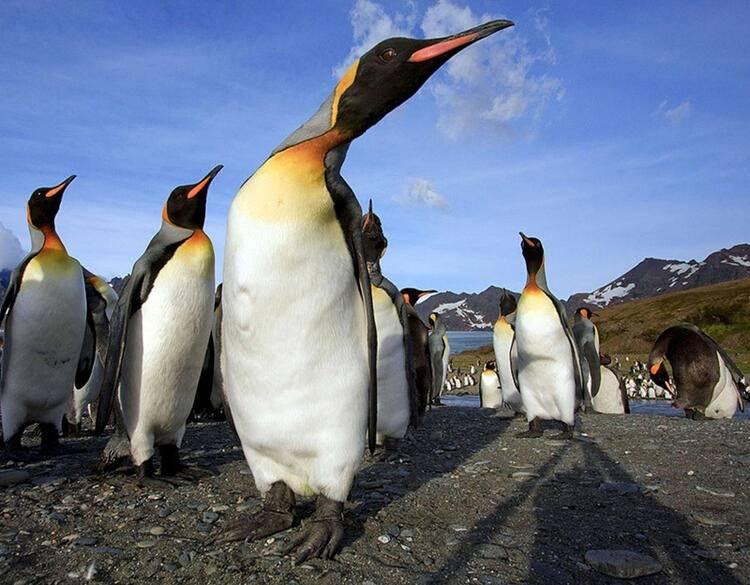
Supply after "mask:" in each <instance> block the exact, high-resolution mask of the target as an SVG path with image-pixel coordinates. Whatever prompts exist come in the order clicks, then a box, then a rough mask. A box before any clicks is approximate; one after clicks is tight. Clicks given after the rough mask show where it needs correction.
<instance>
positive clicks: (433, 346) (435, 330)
mask: <svg viewBox="0 0 750 585" xmlns="http://www.w3.org/2000/svg"><path fill="white" fill-rule="evenodd" d="M429 319H430V325H431V329H430V339H429V343H430V363H431V364H432V382H433V385H432V399H431V401H430V404H435V405H440V404H442V403H441V402H440V397H441V396H442V394H443V386H444V384H445V378H446V376H447V375H448V365H449V362H450V355H451V345H450V343H449V342H448V330H447V329H446V328H445V324H444V323H443V321H442V319H440V315H438V314H437V313H430V317H429Z"/></svg>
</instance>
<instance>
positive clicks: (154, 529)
mask: <svg viewBox="0 0 750 585" xmlns="http://www.w3.org/2000/svg"><path fill="white" fill-rule="evenodd" d="M148 532H149V534H151V536H161V535H162V534H164V533H165V532H166V530H164V528H163V527H161V526H154V527H152V528H150V529H149V531H148Z"/></svg>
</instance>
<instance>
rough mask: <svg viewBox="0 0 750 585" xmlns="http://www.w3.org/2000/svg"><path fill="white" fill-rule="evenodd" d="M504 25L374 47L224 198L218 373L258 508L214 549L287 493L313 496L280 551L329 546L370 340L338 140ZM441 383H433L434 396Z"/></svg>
mask: <svg viewBox="0 0 750 585" xmlns="http://www.w3.org/2000/svg"><path fill="white" fill-rule="evenodd" d="M509 26H512V23H511V22H509V21H493V22H490V23H487V24H484V25H481V26H479V27H475V28H473V29H471V30H469V31H465V32H463V33H460V34H457V35H452V36H450V37H445V38H441V39H431V40H423V39H420V40H415V39H407V38H394V39H386V40H383V41H381V42H380V43H378V44H377V45H376V46H375V47H373V48H372V49H370V50H369V51H367V52H366V53H364V54H363V55H362V57H360V58H359V59H357V60H356V61H354V62H353V63H352V64H351V66H350V67H349V68H348V69H347V71H346V72H345V73H344V75H343V77H342V78H341V80H340V81H339V83H338V84H337V85H336V87H335V88H334V90H333V92H332V93H331V95H330V97H329V98H328V99H327V100H326V101H325V102H323V104H322V105H321V107H320V108H319V109H318V111H317V113H316V114H314V115H313V116H312V117H311V118H310V119H309V120H308V121H307V122H305V123H304V124H303V125H302V126H300V127H299V128H298V129H297V130H296V131H295V132H293V133H292V134H291V135H290V136H289V137H288V138H287V139H286V140H284V141H283V142H282V144H280V145H279V146H278V147H277V148H276V149H275V150H274V151H273V152H272V153H271V155H270V156H269V158H268V159H267V160H266V161H265V162H264V163H263V164H262V165H261V166H260V168H258V169H257V170H256V171H255V173H253V175H252V176H250V177H249V178H248V180H247V181H245V183H244V184H243V185H242V187H241V188H240V191H239V192H238V194H237V196H236V197H235V198H234V201H233V202H232V205H231V208H230V210H229V219H228V223H227V237H226V248H225V253H224V294H223V298H222V307H223V312H224V317H223V320H222V343H223V353H222V373H223V375H224V389H225V395H226V398H227V401H228V404H229V407H230V409H231V412H232V417H233V419H234V422H235V426H236V428H237V431H238V435H239V437H240V440H241V442H242V447H243V451H244V454H245V458H246V459H247V461H248V464H249V465H250V468H251V470H252V474H253V478H254V480H255V483H256V486H257V488H258V490H259V491H260V493H261V494H263V496H264V508H263V510H261V511H260V512H258V513H257V514H255V515H254V516H253V517H252V518H248V519H244V520H240V521H238V522H235V523H232V524H231V525H230V526H229V527H228V528H227V529H226V530H225V532H224V534H223V535H222V537H221V539H220V541H221V542H229V541H235V540H246V539H251V540H256V539H259V538H264V537H266V536H268V535H270V534H274V533H277V532H281V531H283V530H287V529H288V528H290V527H291V526H292V524H293V523H294V515H293V513H292V512H293V510H294V507H295V493H296V494H302V495H313V494H315V495H317V496H318V497H317V502H316V511H315V513H314V515H313V516H312V518H311V519H310V521H309V522H307V523H306V524H305V527H304V529H303V530H302V531H301V535H300V538H299V540H298V542H295V545H294V546H293V547H292V548H295V549H296V551H297V556H296V560H297V562H302V561H304V560H306V559H307V558H308V557H325V558H330V557H332V556H333V555H335V553H336V551H337V550H338V548H339V546H340V544H341V541H342V537H343V533H344V527H343V520H342V514H343V507H344V501H345V500H346V499H347V497H348V495H349V493H350V490H351V487H352V483H353V481H354V476H355V474H356V472H357V470H358V469H359V466H360V464H361V460H362V455H363V449H364V445H363V439H364V436H365V432H366V430H367V437H368V442H369V447H370V449H371V450H372V449H373V448H374V446H375V439H376V430H377V429H376V424H377V421H376V418H377V372H376V364H377V332H376V331H375V326H374V315H373V307H372V298H371V294H370V288H369V287H370V282H369V276H368V274H367V266H366V263H365V261H364V257H363V251H362V232H361V225H360V221H361V217H362V209H361V207H360V204H359V202H358V200H357V198H356V196H355V194H354V192H353V191H352V189H351V188H350V187H349V185H348V184H347V183H346V181H345V180H344V179H343V178H342V176H341V173H340V170H341V166H342V164H343V163H344V160H345V158H346V155H347V152H348V149H349V147H350V145H351V143H352V142H353V141H354V140H355V139H356V138H357V137H359V136H361V135H362V134H364V133H365V132H366V131H367V129H368V128H370V127H372V126H374V125H375V124H377V122H378V121H379V120H381V119H382V118H383V117H384V116H386V115H387V114H388V113H389V112H390V111H392V110H393V109H395V108H396V107H398V106H399V105H400V104H401V103H403V102H404V101H406V100H407V99H409V98H410V97H411V96H412V95H414V94H415V93H416V91H417V90H418V89H419V88H420V87H421V86H422V85H423V84H424V83H425V82H426V81H427V79H428V78H429V77H430V76H431V75H432V74H433V73H434V72H435V71H437V70H438V69H439V68H440V66H441V65H443V64H444V63H445V62H446V61H448V59H450V58H451V57H452V56H453V55H455V54H456V53H458V52H459V51H460V50H461V49H463V48H464V47H466V46H468V45H470V44H472V43H474V42H477V41H479V40H480V39H482V38H484V37H487V36H488V35H490V34H493V33H495V32H497V31H499V30H501V29H503V28H507V27H509ZM279 347H284V348H285V350H286V351H283V352H279ZM443 379H444V378H441V379H440V380H439V384H433V386H434V387H436V388H437V390H438V391H441V390H442V387H443ZM282 389H283V391H282Z"/></svg>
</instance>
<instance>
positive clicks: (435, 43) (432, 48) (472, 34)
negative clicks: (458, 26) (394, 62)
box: [409, 20, 513, 63]
mask: <svg viewBox="0 0 750 585" xmlns="http://www.w3.org/2000/svg"><path fill="white" fill-rule="evenodd" d="M511 26H513V23H512V22H511V21H510V20H492V21H490V22H486V23H484V24H480V25H479V26H475V27H474V28H470V29H469V30H465V31H463V32H460V33H458V34H455V35H451V36H449V37H443V38H440V39H434V40H432V41H429V42H430V44H429V45H427V46H426V47H423V48H421V49H419V50H417V51H415V52H414V53H413V54H412V56H411V57H409V61H411V62H412V63H421V62H422V61H429V60H431V59H435V58H437V57H441V56H443V55H445V54H446V53H451V52H457V51H460V50H461V49H464V48H466V47H468V46H469V45H471V44H472V43H475V42H477V41H478V40H480V39H483V38H485V37H488V36H490V35H491V34H494V33H496V32H497V31H499V30H503V29H504V28H508V27H511Z"/></svg>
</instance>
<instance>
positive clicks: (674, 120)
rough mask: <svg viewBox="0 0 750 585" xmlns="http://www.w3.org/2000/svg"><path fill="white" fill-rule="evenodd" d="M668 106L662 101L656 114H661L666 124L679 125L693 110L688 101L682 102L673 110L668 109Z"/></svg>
mask: <svg viewBox="0 0 750 585" xmlns="http://www.w3.org/2000/svg"><path fill="white" fill-rule="evenodd" d="M668 105H669V104H668V102H667V100H664V101H663V102H662V103H661V104H659V109H658V110H657V113H659V114H662V115H663V116H664V118H665V119H666V120H667V122H669V123H670V124H674V125H677V124H680V123H681V122H682V121H683V120H684V119H685V118H687V117H688V116H689V115H690V113H691V112H692V109H693V107H692V105H691V104H690V100H684V101H682V102H681V103H679V104H677V105H676V106H675V107H673V108H670V107H668Z"/></svg>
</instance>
